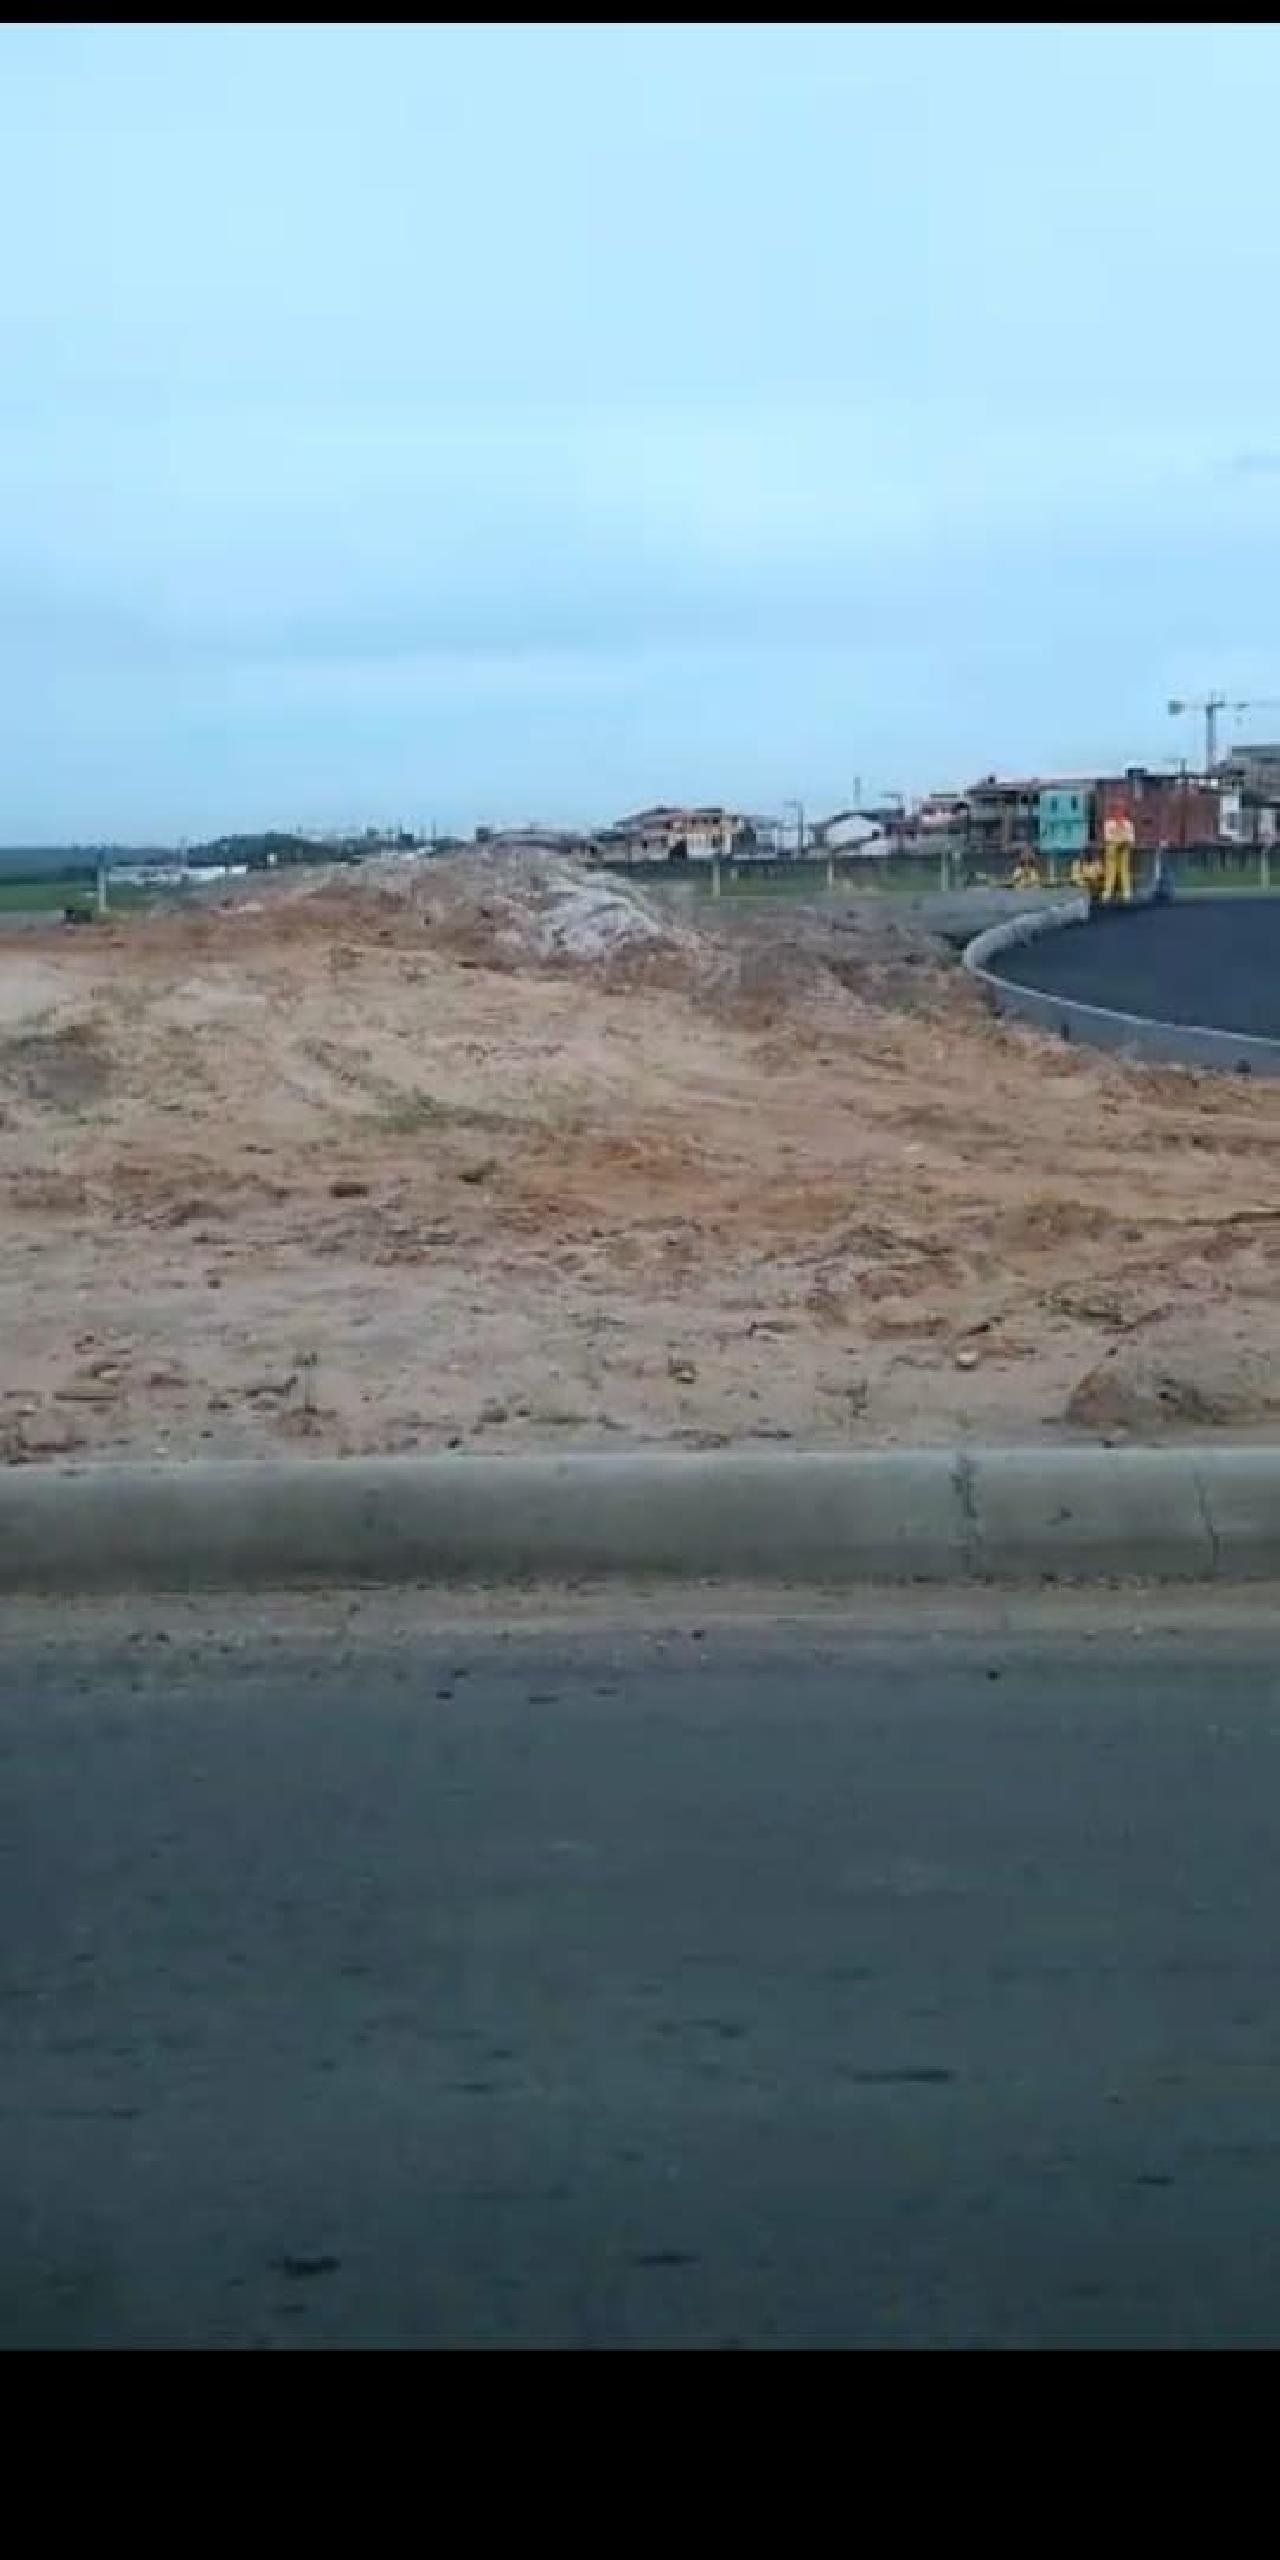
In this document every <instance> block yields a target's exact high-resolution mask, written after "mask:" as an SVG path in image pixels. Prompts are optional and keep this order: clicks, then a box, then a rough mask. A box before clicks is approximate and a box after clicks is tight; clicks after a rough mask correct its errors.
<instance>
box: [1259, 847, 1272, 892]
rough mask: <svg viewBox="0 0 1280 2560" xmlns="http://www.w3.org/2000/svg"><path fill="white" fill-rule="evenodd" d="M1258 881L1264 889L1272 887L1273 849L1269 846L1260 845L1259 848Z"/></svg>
mask: <svg viewBox="0 0 1280 2560" xmlns="http://www.w3.org/2000/svg"><path fill="white" fill-rule="evenodd" d="M1258 881H1259V885H1260V886H1261V887H1262V888H1264V889H1269V888H1270V886H1271V847H1270V845H1269V844H1263V845H1259V847H1258Z"/></svg>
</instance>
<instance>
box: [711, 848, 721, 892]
mask: <svg viewBox="0 0 1280 2560" xmlns="http://www.w3.org/2000/svg"><path fill="white" fill-rule="evenodd" d="M711 895H712V897H713V898H718V897H719V895H720V856H719V854H718V853H713V854H712V857H711Z"/></svg>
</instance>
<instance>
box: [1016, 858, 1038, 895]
mask: <svg viewBox="0 0 1280 2560" xmlns="http://www.w3.org/2000/svg"><path fill="white" fill-rule="evenodd" d="M1012 886H1013V887H1014V888H1015V889H1038V888H1039V886H1040V871H1039V866H1038V864H1037V862H1036V858H1035V855H1034V854H1033V853H1020V854H1019V856H1018V859H1017V861H1016V863H1015V864H1014V870H1013V881H1012Z"/></svg>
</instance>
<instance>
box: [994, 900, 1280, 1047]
mask: <svg viewBox="0 0 1280 2560" xmlns="http://www.w3.org/2000/svg"><path fill="white" fill-rule="evenodd" d="M991 968H992V974H993V976H998V977H1001V978H1007V979H1008V980H1009V981H1010V983H1011V984H1013V985H1015V986H1021V987H1038V988H1040V989H1041V991H1042V992H1043V993H1045V994H1047V995H1055V996H1067V997H1071V998H1073V999H1075V1000H1076V1001H1077V1002H1079V1003H1081V1004H1100V1005H1107V1006H1108V1007H1110V1008H1111V1009H1112V1010H1113V1011H1114V1012H1117V1013H1139V1014H1149V1015H1151V1016H1153V1017H1154V1018H1155V1019H1156V1020H1158V1021H1160V1022H1179V1023H1198V1024H1201V1025H1203V1026H1206V1027H1208V1028H1211V1029H1219V1030H1224V1031H1243V1032H1249V1033H1251V1034H1252V1035H1253V1036H1254V1037H1255V1038H1259V1039H1266V1040H1274V1039H1280V898H1273V897H1258V898H1253V897H1248V896H1245V895H1244V894H1243V893H1241V892H1239V891H1233V892H1231V893H1229V894H1228V895H1226V896H1223V897H1217V898H1212V897H1197V898H1186V899H1181V900H1180V899H1178V898H1174V899H1173V900H1172V901H1171V902H1170V904H1169V905H1168V906H1163V907H1135V908H1132V909H1130V910H1129V911H1128V912H1127V913H1126V912H1117V913H1116V914H1115V915H1106V914H1099V915H1096V916H1095V917H1093V918H1092V919H1091V921H1090V922H1089V923H1088V924H1073V925H1064V926H1063V927H1062V929H1061V930H1060V931H1059V932H1055V933H1046V934H1043V935H1041V936H1040V937H1039V939H1038V940H1037V941H1035V942H1028V943H1024V944H1022V945H1021V946H1020V947H1018V948H1017V949H1015V950H1011V951H1002V952H1000V953H999V955H998V957H997V959H996V960H995V961H994V962H993V963H992V964H991Z"/></svg>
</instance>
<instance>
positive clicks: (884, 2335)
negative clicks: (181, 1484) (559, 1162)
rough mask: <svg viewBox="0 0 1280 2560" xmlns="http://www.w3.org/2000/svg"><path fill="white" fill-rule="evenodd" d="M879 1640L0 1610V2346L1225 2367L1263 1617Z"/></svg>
mask: <svg viewBox="0 0 1280 2560" xmlns="http://www.w3.org/2000/svg"><path fill="white" fill-rule="evenodd" d="M907 1605H908V1604H901V1603H900V1604H899V1607H900V1610H903V1611H905V1609H906V1607H907ZM909 1606H910V1610H911V1617H910V1619H909V1620H908V1622H907V1623H906V1624H905V1625H904V1626H903V1627H901V1628H899V1627H897V1626H896V1625H895V1626H891V1627H887V1628H886V1627H884V1626H879V1625H875V1624H872V1625H865V1626H864V1628H863V1631H862V1632H861V1633H854V1632H852V1631H851V1629H850V1627H849V1625H848V1621H847V1616H846V1617H844V1618H842V1617H841V1616H840V1615H839V1614H832V1613H830V1612H828V1614H827V1615H826V1616H822V1615H821V1614H819V1615H817V1616H815V1617H813V1618H812V1619H805V1618H803V1617H801V1618H797V1620H796V1621H795V1623H794V1624H792V1625H790V1626H778V1625H776V1624H775V1625H772V1626H771V1625H770V1624H768V1622H767V1621H765V1622H762V1623H760V1624H758V1625H755V1626H753V1625H752V1624H751V1623H749V1622H746V1623H744V1624H742V1625H741V1626H740V1627H739V1628H738V1630H737V1631H736V1632H735V1631H733V1630H732V1629H730V1628H726V1627H725V1626H723V1625H720V1624H709V1625H707V1626H706V1627H705V1628H703V1629H701V1630H699V1629H698V1626H697V1619H696V1614H691V1612H690V1608H689V1606H688V1605H687V1604H682V1609H683V1615H682V1619H681V1623H680V1625H679V1626H678V1627H677V1628H675V1629H673V1630H664V1629H662V1628H661V1627H660V1626H658V1625H656V1624H654V1625H651V1624H648V1623H639V1624H630V1625H627V1626H624V1627H621V1628H619V1627H617V1626H616V1625H614V1626H611V1625H609V1624H607V1623H604V1624H602V1623H599V1622H592V1623H590V1624H587V1625H585V1626H580V1627H578V1628H573V1627H571V1626H567V1625H560V1626H558V1627H557V1626H551V1627H550V1628H543V1629H540V1628H539V1627H538V1626H537V1625H536V1624H532V1625H521V1624H517V1625H516V1626H515V1627H514V1628H504V1627H503V1625H502V1624H501V1623H498V1622H494V1623H492V1624H489V1623H483V1624H479V1625H475V1626H470V1627H462V1628H454V1629H453V1630H451V1631H450V1630H447V1629H443V1628H441V1627H440V1626H439V1625H438V1624H436V1625H435V1626H434V1628H433V1626H432V1625H431V1624H430V1623H428V1624H426V1625H425V1626H424V1625H423V1624H421V1623H419V1624H417V1625H415V1626H406V1627H404V1628H401V1629H399V1630H398V1631H397V1630H396V1629H395V1628H394V1627H393V1626H391V1624H390V1622H389V1621H384V1622H383V1624H382V1626H381V1629H380V1630H379V1627H378V1626H377V1625H376V1624H375V1625H373V1626H372V1627H369V1628H362V1626H361V1624H360V1623H359V1613H358V1611H357V1614H356V1618H355V1619H354V1620H344V1619H343V1618H342V1616H341V1613H339V1614H338V1615H337V1616H333V1615H332V1613H331V1617H330V1626H331V1628H333V1629H337V1628H339V1627H342V1628H343V1629H344V1631H343V1632H341V1633H338V1632H330V1633H327V1634H326V1633H325V1632H324V1630H320V1631H318V1632H314V1633H312V1634H311V1635H308V1634H307V1632H306V1626H305V1619H304V1618H302V1617H300V1616H299V1615H298V1614H297V1612H295V1615H294V1618H293V1619H291V1620H289V1621H288V1622H287V1623H286V1625H285V1627H284V1631H283V1633H282V1632H281V1631H280V1630H279V1629H278V1628H277V1629H275V1630H274V1631H272V1630H270V1629H269V1628H268V1627H267V1625H266V1622H265V1621H261V1622H260V1623H259V1624H258V1625H257V1626H256V1627H255V1626H251V1625H249V1624H248V1622H247V1621H246V1620H245V1619H244V1618H242V1619H241V1621H240V1632H237V1622H236V1619H235V1617H234V1616H233V1614H232V1613H231V1612H229V1611H228V1612H227V1613H226V1614H225V1615H224V1616H223V1618H222V1619H221V1620H220V1621H219V1619H218V1618H217V1617H216V1615H212V1616H209V1617H208V1618H207V1622H206V1623H204V1624H203V1625H202V1627H201V1628H200V1629H199V1630H198V1631H194V1632H193V1625H192V1622H191V1621H190V1620H189V1619H188V1620H179V1621H176V1622H175V1623H174V1624H173V1625H170V1626H166V1625H165V1623H163V1621H161V1622H159V1623H153V1624H152V1625H151V1626H150V1627H149V1628H146V1629H144V1630H143V1631H141V1632H139V1633H136V1634H135V1635H133V1636H132V1637H130V1636H129V1634H128V1633H127V1632H126V1631H125V1630H124V1629H123V1628H122V1626H121V1623H120V1621H119V1619H118V1618H117V1619H115V1620H113V1621H110V1623H109V1624H107V1625H106V1627H105V1631H104V1632H102V1633H101V1634H100V1635H96V1636H95V1635H94V1634H93V1633H92V1630H91V1631H90V1633H89V1635H86V1634H85V1631H84V1626H83V1624H81V1625H80V1627H79V1630H78V1631H77V1630H76V1628H75V1627H74V1625H73V1624H72V1623H71V1620H72V1618H73V1615H74V1613H70V1615H69V1617H68V1619H67V1620H66V1621H64V1622H61V1623H60V1624H59V1625H57V1626H56V1627H55V1622H54V1621H52V1620H50V1621H49V1622H48V1623H47V1624H45V1625H42V1624H41V1623H39V1622H38V1621H35V1620H33V1621H32V1623H31V1624H30V1625H29V1626H28V1627H27V1628H26V1629H25V1631H24V1630H23V1628H21V1627H18V1628H17V1629H16V1631H15V1623H14V1620H13V1618H12V1615H9V1616H8V1618H7V1622H6V1626H5V1629H4V1631H3V1633H2V1635H0V1754H2V1762H0V1806H2V1808H3V1813H2V1846H3V1860H2V1870H0V1871H2V1875H3V1885H2V1889H0V1968H2V1976H0V1979H2V1996H0V2029H2V2031H3V2039H4V2066H3V2075H2V2078H0V2344H3V2345H5V2346H10V2347H23V2346H33V2347H35V2346H43V2347H68V2346H69V2347H189V2346H227V2347H277V2348H278V2347H282V2346H289V2347H302V2346H313V2347H314V2346H346V2345H357V2346H366V2347H369V2346H378V2347H382V2346H469V2347H477V2346H522V2347H546V2346H551V2347H595V2348H602V2347H624V2346H646V2347H655V2346H659V2347H711V2348H728V2347H743V2346H744V2347H757V2348H758V2347H775V2346H780V2347H781V2346H785V2347H797V2346H824V2347H847V2346H894V2347H902V2346H928V2347H965V2346H985V2347H1005V2348H1019V2347H1045V2346H1056V2345H1063V2346H1068V2345H1069V2346H1086V2347H1088V2346H1128V2347H1133V2346H1145V2345H1152V2344H1156V2345H1163V2346H1185V2347H1189V2346H1227V2345H1241V2346H1243V2345H1251V2346H1266V2347H1275V2346H1277V2345H1280V2005H1278V2001H1277V1993H1278V1991H1280V1649H1278V1647H1277V1642H1276V1637H1277V1631H1278V1628H1280V1619H1278V1618H1277V1616H1276V1614H1275V1613H1274V1612H1273V1613H1272V1615H1271V1617H1270V1618H1269V1619H1267V1620H1266V1622H1265V1623H1262V1622H1259V1621H1258V1619H1257V1616H1256V1606H1257V1604H1256V1602H1255V1603H1251V1604H1250V1608H1251V1609H1252V1610H1253V1612H1254V1614H1253V1615H1252V1616H1250V1615H1249V1612H1248V1611H1246V1612H1245V1621H1246V1622H1244V1623H1242V1624H1241V1625H1238V1626H1236V1627H1235V1631H1234V1632H1233V1624H1234V1622H1233V1621H1232V1620H1231V1619H1230V1618H1227V1619H1225V1620H1224V1619H1223V1618H1222V1616H1221V1612H1220V1614H1219V1619H1218V1621H1217V1623H1216V1624H1215V1625H1214V1626H1211V1627H1208V1628H1207V1629H1206V1628H1202V1629H1200V1630H1199V1632H1197V1627H1196V1623H1195V1620H1194V1618H1191V1619H1186V1618H1185V1617H1184V1621H1183V1623H1182V1624H1181V1625H1180V1627H1179V1628H1177V1629H1176V1630H1174V1631H1173V1632H1169V1631H1165V1632H1161V1631H1160V1629H1159V1628H1156V1627H1154V1625H1153V1620H1152V1604H1151V1603H1149V1602H1147V1601H1144V1600H1142V1599H1141V1598H1136V1597H1134V1598H1129V1599H1124V1598H1120V1599H1118V1600H1117V1601H1116V1602H1115V1603H1114V1605H1113V1606H1112V1608H1111V1613H1110V1616H1109V1618H1108V1619H1107V1621H1106V1623H1105V1624H1103V1625H1101V1627H1093V1626H1091V1625H1090V1623H1089V1604H1087V1603H1086V1602H1085V1601H1084V1600H1083V1599H1080V1600H1077V1601H1074V1602H1071V1603H1064V1604H1062V1609H1061V1612H1060V1616H1059V1619H1058V1621H1057V1622H1056V1623H1054V1624H1052V1625H1049V1626H1048V1627H1047V1628H1046V1627H1044V1626H1040V1627H1039V1628H1038V1629H1037V1628H1036V1627H1035V1626H1034V1625H1031V1626H1029V1625H1028V1624H1020V1623H1019V1622H1018V1621H1017V1620H1016V1618H1015V1620H1013V1621H1010V1622H1008V1623H1007V1624H1006V1626H1005V1628H1004V1631H1003V1632H996V1633H993V1632H991V1631H989V1630H987V1631H983V1630H982V1629H977V1630H976V1631H975V1628H974V1626H973V1625H972V1624H966V1625H965V1626H962V1627H961V1628H960V1629H959V1630H958V1631H957V1630H955V1629H954V1628H953V1629H952V1631H951V1632H947V1631H946V1630H945V1628H944V1629H942V1630H941V1631H939V1629H938V1627H937V1626H936V1624H934V1623H932V1622H931V1619H930V1615H929V1611H928V1606H927V1604H926V1603H925V1602H924V1601H923V1600H921V1601H920V1602H919V1603H918V1604H917V1603H911V1604H909ZM1264 1614H1265V1613H1264ZM1144 1620H1145V1621H1146V1622H1147V1623H1146V1626H1145V1628H1144V1624H1143V1622H1144ZM1091 1637H1092V1640H1090V1638H1091Z"/></svg>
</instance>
